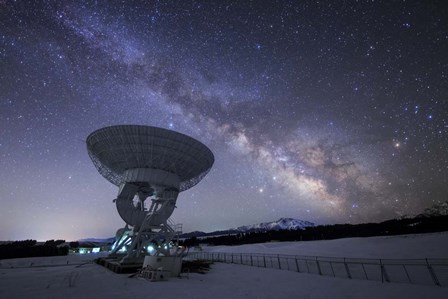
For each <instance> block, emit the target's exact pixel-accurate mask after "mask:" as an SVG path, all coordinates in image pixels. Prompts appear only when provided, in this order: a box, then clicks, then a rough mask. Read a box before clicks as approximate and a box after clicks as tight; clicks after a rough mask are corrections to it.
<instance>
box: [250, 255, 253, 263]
mask: <svg viewBox="0 0 448 299" xmlns="http://www.w3.org/2000/svg"><path fill="white" fill-rule="evenodd" d="M250 265H251V266H253V265H254V263H253V261H252V254H251V255H250Z"/></svg>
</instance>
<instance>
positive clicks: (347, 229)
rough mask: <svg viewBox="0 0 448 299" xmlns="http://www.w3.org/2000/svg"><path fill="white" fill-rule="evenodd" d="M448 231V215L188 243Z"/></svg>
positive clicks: (252, 233)
mask: <svg viewBox="0 0 448 299" xmlns="http://www.w3.org/2000/svg"><path fill="white" fill-rule="evenodd" d="M441 231H448V216H446V215H445V216H434V217H417V218H407V219H393V220H388V221H384V222H381V223H362V224H333V225H319V226H314V227H307V228H305V229H303V230H278V231H256V230H254V231H249V232H240V233H237V234H227V235H223V236H216V237H205V238H204V237H199V238H198V237H191V238H188V239H185V240H184V241H182V242H180V245H184V246H188V247H191V246H197V245H199V244H209V245H242V244H253V243H265V242H271V241H314V240H332V239H339V238H351V237H373V236H390V235H402V234H420V233H431V232H441Z"/></svg>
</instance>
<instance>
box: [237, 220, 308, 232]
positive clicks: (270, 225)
mask: <svg viewBox="0 0 448 299" xmlns="http://www.w3.org/2000/svg"><path fill="white" fill-rule="evenodd" d="M309 226H315V224H314V223H312V222H309V221H304V220H299V219H294V218H280V219H279V220H277V221H272V222H262V223H258V224H253V225H245V226H240V227H237V228H236V230H239V231H254V230H257V231H258V230H262V231H268V230H299V229H305V228H306V227H309Z"/></svg>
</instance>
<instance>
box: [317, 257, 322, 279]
mask: <svg viewBox="0 0 448 299" xmlns="http://www.w3.org/2000/svg"><path fill="white" fill-rule="evenodd" d="M316 266H317V271H319V275H322V271H321V269H320V264H319V261H318V260H317V256H316Z"/></svg>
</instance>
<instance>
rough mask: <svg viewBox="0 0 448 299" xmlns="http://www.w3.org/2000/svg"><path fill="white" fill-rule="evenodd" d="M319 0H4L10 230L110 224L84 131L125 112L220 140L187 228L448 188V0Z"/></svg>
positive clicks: (401, 204) (111, 189)
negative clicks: (212, 165)
mask: <svg viewBox="0 0 448 299" xmlns="http://www.w3.org/2000/svg"><path fill="white" fill-rule="evenodd" d="M322 2H323V3H315V1H129V2H128V1H94V2H93V1H92V2H90V1H61V2H56V1H33V2H25V1H18V2H15V1H1V2H0V40H1V47H0V55H1V56H0V57H1V69H0V105H1V106H0V109H1V110H0V126H1V130H0V134H1V139H0V154H1V160H0V165H1V172H0V181H1V182H2V183H1V185H0V201H1V206H2V207H1V209H0V225H1V228H2V230H1V232H0V239H24V238H33V239H39V240H44V239H50V238H64V239H76V238H81V237H91V236H95V237H107V236H112V235H114V233H115V230H116V229H117V228H119V227H120V226H123V223H122V221H121V219H120V217H119V216H118V213H117V212H116V210H115V206H114V204H113V203H112V200H113V199H114V198H115V196H116V194H117V190H116V187H115V186H113V185H111V184H110V183H108V182H107V181H106V180H105V179H104V178H102V177H101V176H100V175H99V174H98V173H97V172H96V170H95V168H94V166H93V164H92V163H91V161H90V160H89V157H88V155H87V150H86V146H85V139H86V137H87V136H88V134H90V133H91V132H92V131H94V130H96V129H99V128H101V127H104V126H109V125H117V124H145V125H151V126H158V127H163V128H168V129H173V130H176V131H179V132H182V133H185V134H187V135H190V136H192V137H194V138H196V139H198V140H200V141H202V142H203V143H204V144H206V145H207V146H209V147H210V148H211V149H212V151H213V152H214V155H215V159H216V162H215V165H214V167H213V169H212V171H211V172H210V173H209V174H208V175H207V177H206V178H205V179H204V180H203V181H202V182H201V183H200V184H198V185H197V186H196V187H194V188H192V189H191V190H188V191H186V192H184V193H182V194H181V195H180V196H179V200H178V204H177V207H178V208H177V209H176V210H175V212H174V214H173V219H174V220H175V222H181V223H183V227H184V230H185V231H192V230H203V231H212V230H217V229H225V228H230V227H236V226H240V225H245V224H252V223H257V222H262V221H272V220H276V219H278V218H280V217H294V218H299V219H303V220H308V221H312V222H315V223H318V224H325V223H346V222H348V223H359V222H366V221H372V222H373V221H381V220H385V219H389V218H393V217H400V216H403V215H414V214H418V213H420V212H421V211H422V210H423V209H424V208H426V207H429V206H431V205H432V204H434V203H437V202H440V201H445V200H447V199H448V184H447V180H448V154H447V147H448V100H447V95H448V80H447V73H448V55H446V53H448V21H447V20H448V11H447V6H446V4H444V2H443V1H431V2H428V3H427V4H425V3H422V2H421V1H400V2H398V1H394V2H393V3H390V2H391V1H359V2H355V1H322Z"/></svg>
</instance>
